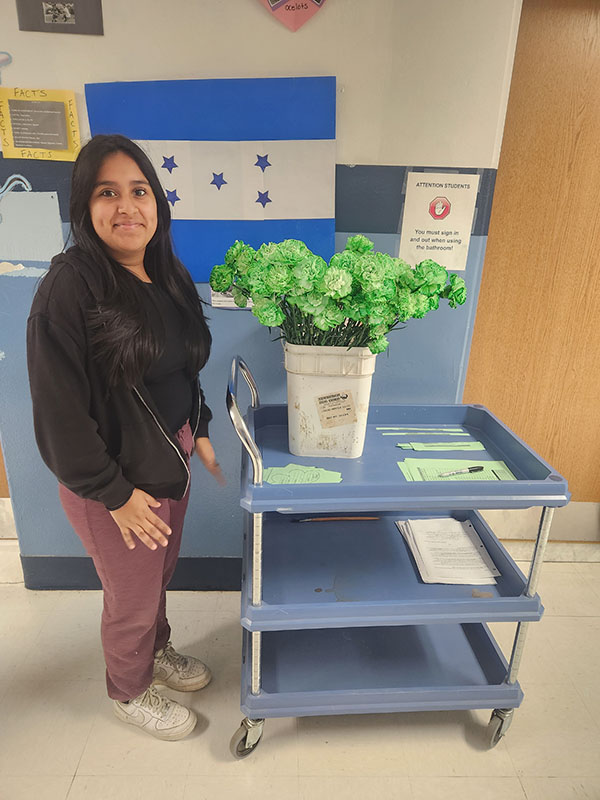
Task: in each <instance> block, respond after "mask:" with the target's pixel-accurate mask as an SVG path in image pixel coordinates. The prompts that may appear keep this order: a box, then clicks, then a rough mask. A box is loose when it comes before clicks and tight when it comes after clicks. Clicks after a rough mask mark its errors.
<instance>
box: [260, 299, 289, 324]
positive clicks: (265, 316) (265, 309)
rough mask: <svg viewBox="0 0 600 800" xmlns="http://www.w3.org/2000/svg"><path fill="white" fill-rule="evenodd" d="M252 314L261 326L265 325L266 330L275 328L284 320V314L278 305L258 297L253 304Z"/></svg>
mask: <svg viewBox="0 0 600 800" xmlns="http://www.w3.org/2000/svg"><path fill="white" fill-rule="evenodd" d="M252 313H253V314H254V316H255V317H256V318H257V319H258V321H259V322H260V324H261V325H266V326H267V327H268V328H276V327H277V326H278V325H281V323H282V322H283V320H284V319H285V314H284V313H283V311H282V310H281V308H280V307H279V305H278V304H277V303H275V302H274V301H273V300H269V298H268V297H259V298H258V299H257V300H256V301H255V302H254V306H253V307H252Z"/></svg>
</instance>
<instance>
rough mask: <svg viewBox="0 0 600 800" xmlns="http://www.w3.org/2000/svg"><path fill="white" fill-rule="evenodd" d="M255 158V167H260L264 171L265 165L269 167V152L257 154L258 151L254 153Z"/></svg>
mask: <svg viewBox="0 0 600 800" xmlns="http://www.w3.org/2000/svg"><path fill="white" fill-rule="evenodd" d="M256 158H257V159H258V161H257V162H256V164H255V165H254V166H255V167H260V168H261V169H262V171H263V172H264V171H265V170H266V168H267V167H271V166H272V164H270V163H269V154H268V153H267V155H266V156H259V155H258V153H257V154H256Z"/></svg>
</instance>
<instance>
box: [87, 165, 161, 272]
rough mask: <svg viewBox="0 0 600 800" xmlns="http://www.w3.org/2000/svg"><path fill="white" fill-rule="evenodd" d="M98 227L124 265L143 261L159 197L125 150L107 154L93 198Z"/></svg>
mask: <svg viewBox="0 0 600 800" xmlns="http://www.w3.org/2000/svg"><path fill="white" fill-rule="evenodd" d="M89 209H90V218H91V221H92V225H93V226H94V230H95V231H96V233H97V234H98V236H99V237H100V239H101V240H102V242H103V243H104V246H105V248H106V250H107V251H108V253H109V255H111V256H112V257H113V258H114V259H115V260H116V261H118V262H119V263H120V264H123V265H127V266H130V265H136V264H142V263H143V260H144V253H145V252H146V245H147V244H148V242H149V241H150V239H152V237H153V236H154V232H155V231H156V225H157V212H156V198H155V197H154V194H153V193H152V189H151V188H150V184H149V183H148V181H147V180H146V178H145V176H144V173H143V172H142V171H141V169H140V168H139V167H138V165H137V164H136V162H135V161H134V160H133V159H132V158H131V157H130V156H128V155H126V154H125V153H122V152H120V151H119V152H117V153H112V154H111V155H109V156H107V157H106V158H105V159H104V161H103V163H102V166H101V167H100V169H99V170H98V175H97V176H96V182H95V185H94V189H93V190H92V194H91V197H90V201H89Z"/></svg>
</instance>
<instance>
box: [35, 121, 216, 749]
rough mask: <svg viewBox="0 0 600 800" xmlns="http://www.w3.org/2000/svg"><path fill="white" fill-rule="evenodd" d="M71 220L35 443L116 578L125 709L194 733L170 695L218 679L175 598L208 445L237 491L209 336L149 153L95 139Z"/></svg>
mask: <svg viewBox="0 0 600 800" xmlns="http://www.w3.org/2000/svg"><path fill="white" fill-rule="evenodd" d="M70 211H71V228H72V235H73V240H74V242H75V244H74V246H73V247H71V248H70V249H68V250H67V251H66V252H64V253H61V254H59V255H57V256H55V258H54V259H53V260H52V263H51V265H50V269H49V271H48V274H47V275H46V276H45V277H44V279H43V281H42V282H41V284H40V286H39V288H38V290H37V292H36V295H35V298H34V301H33V305H32V308H31V314H30V316H29V319H28V323H27V355H28V367H29V379H30V386H31V396H32V400H33V416H34V427H35V434H36V439H37V443H38V446H39V449H40V453H41V455H42V458H43V459H44V461H45V462H46V464H47V465H48V467H49V468H50V469H51V470H52V472H53V473H54V474H55V475H56V477H57V478H58V482H59V496H60V501H61V503H62V506H63V508H64V511H65V513H66V515H67V517H68V519H69V521H70V523H71V525H72V526H73V528H74V529H75V532H76V533H77V535H78V536H79V538H80V539H81V541H82V542H83V545H84V547H85V548H86V550H87V552H88V553H89V555H90V556H91V557H92V559H93V561H94V565H95V567H96V571H97V572H98V575H99V577H100V580H101V582H102V588H103V592H104V595H103V596H104V608H103V612H102V624H101V637H102V645H103V650H104V657H105V661H106V683H107V690H108V695H109V697H111V698H112V699H113V700H114V712H115V714H116V715H117V717H118V718H119V719H121V720H122V721H123V722H127V723H130V724H132V725H137V726H139V727H140V728H142V729H143V730H145V731H147V732H148V733H150V734H152V735H153V736H156V737H158V738H160V739H166V740H176V739H182V738H183V737H184V736H187V735H188V734H189V733H190V732H191V731H192V730H193V728H194V726H195V724H196V722H197V718H196V715H195V714H194V712H193V711H192V710H190V709H188V708H187V707H185V706H183V705H181V704H179V703H176V702H174V701H173V700H170V699H169V698H167V697H165V696H164V695H162V694H161V693H159V692H158V691H157V689H156V686H157V685H161V684H162V685H165V686H168V687H170V688H172V689H176V690H178V691H189V692H192V691H196V690H198V689H201V688H203V687H204V686H206V685H207V683H208V682H209V681H210V677H211V675H210V671H209V669H208V667H207V666H206V665H205V664H203V663H202V662H201V661H200V660H198V659H196V658H192V657H191V656H184V655H180V654H179V653H177V652H176V651H175V650H174V649H173V646H172V644H171V642H170V633H171V630H170V627H169V623H168V621H167V617H166V595H165V589H166V587H167V584H168V583H169V581H170V579H171V577H172V575H173V571H174V569H175V564H176V561H177V557H178V553H179V548H180V542H181V532H182V528H183V520H184V515H185V511H186V507H187V503H188V497H189V485H190V467H189V460H190V457H191V455H192V454H193V452H194V451H195V452H196V454H197V455H198V456H199V457H200V460H201V461H202V463H203V465H204V466H205V467H206V469H207V470H208V471H209V472H210V473H212V475H213V476H214V477H215V479H216V480H217V481H218V482H219V483H224V478H223V475H222V473H221V470H220V467H219V464H218V462H217V460H216V457H215V453H214V450H213V447H212V444H211V442H210V439H209V438H208V423H209V420H210V419H211V416H212V415H211V412H210V410H209V408H208V407H207V405H206V403H205V402H204V395H203V392H202V390H201V388H200V385H199V383H198V378H197V376H198V372H199V371H200V370H201V369H202V367H203V366H204V364H205V363H206V361H207V359H208V356H209V353H210V346H211V335H210V332H209V330H208V326H207V324H206V320H205V318H204V314H203V311H202V301H201V300H200V298H199V297H198V294H197V292H196V288H195V286H194V283H193V281H192V279H191V277H190V275H189V273H188V272H187V271H186V270H185V268H184V267H183V266H182V264H181V263H180V262H179V261H178V259H177V258H176V256H175V255H174V253H173V248H172V244H171V239H170V223H171V219H170V212H169V206H168V202H167V200H166V197H165V194H164V192H163V189H162V187H161V185H160V182H159V180H158V177H157V175H156V172H155V171H154V168H153V166H152V164H151V163H150V160H149V159H148V157H147V156H146V154H145V153H144V152H143V150H141V149H140V147H138V145H136V144H135V143H134V142H132V141H130V140H129V139H127V138H125V137H124V136H120V135H110V136H107V135H101V136H94V137H93V138H92V139H91V140H90V141H89V142H88V144H86V145H85V147H83V148H82V150H81V152H80V154H79V156H78V158H77V161H76V162H75V166H74V170H73V177H72V185H71V204H70Z"/></svg>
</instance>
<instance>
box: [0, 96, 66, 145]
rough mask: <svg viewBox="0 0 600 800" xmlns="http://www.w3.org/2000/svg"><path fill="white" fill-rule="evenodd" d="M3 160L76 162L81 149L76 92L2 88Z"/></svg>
mask: <svg viewBox="0 0 600 800" xmlns="http://www.w3.org/2000/svg"><path fill="white" fill-rule="evenodd" d="M0 140H1V141H2V152H3V154H4V158H26V159H34V160H37V161H75V159H76V158H77V154H78V153H79V150H80V148H81V138H80V134H79V121H78V119H77V106H76V103H75V93H74V92H69V91H63V90H61V89H20V88H15V89H6V88H4V87H0Z"/></svg>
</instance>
